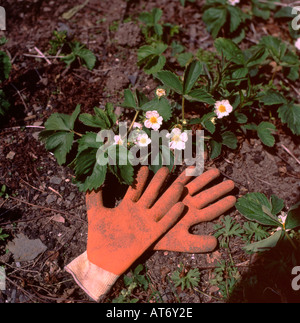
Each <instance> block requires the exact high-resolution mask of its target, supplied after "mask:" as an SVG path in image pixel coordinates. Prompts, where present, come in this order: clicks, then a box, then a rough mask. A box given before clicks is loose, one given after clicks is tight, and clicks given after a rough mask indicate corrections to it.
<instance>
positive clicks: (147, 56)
mask: <svg viewBox="0 0 300 323" xmlns="http://www.w3.org/2000/svg"><path fill="white" fill-rule="evenodd" d="M167 47H168V45H166V44H163V43H155V44H153V45H145V46H142V47H140V48H139V49H138V65H144V70H145V72H146V73H147V74H154V73H157V72H158V71H160V70H161V69H162V68H163V67H164V65H165V63H166V58H165V57H164V56H163V55H162V53H163V52H164V51H165V50H166V49H167Z"/></svg>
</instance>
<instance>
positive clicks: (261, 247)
mask: <svg viewBox="0 0 300 323" xmlns="http://www.w3.org/2000/svg"><path fill="white" fill-rule="evenodd" d="M282 236H283V231H282V230H278V231H276V232H275V233H274V234H272V235H271V236H270V237H269V238H266V239H264V240H260V241H258V242H254V243H251V244H249V245H247V246H245V247H244V248H243V249H244V250H245V251H248V252H263V251H267V250H270V249H271V248H274V247H275V246H276V245H277V243H278V241H279V240H280V238H281V237H282Z"/></svg>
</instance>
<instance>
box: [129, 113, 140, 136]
mask: <svg viewBox="0 0 300 323" xmlns="http://www.w3.org/2000/svg"><path fill="white" fill-rule="evenodd" d="M139 112H140V111H138V110H137V111H136V112H135V116H134V117H133V120H132V122H131V125H130V127H129V129H128V131H127V134H128V133H129V132H130V130H131V129H132V127H133V124H134V123H135V120H136V118H137V117H138V115H139Z"/></svg>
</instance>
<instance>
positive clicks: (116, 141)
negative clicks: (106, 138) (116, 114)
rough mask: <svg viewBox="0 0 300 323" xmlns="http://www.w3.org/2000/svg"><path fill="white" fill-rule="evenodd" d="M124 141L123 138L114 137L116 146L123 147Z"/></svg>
mask: <svg viewBox="0 0 300 323" xmlns="http://www.w3.org/2000/svg"><path fill="white" fill-rule="evenodd" d="M123 143H124V141H123V140H122V138H121V136H117V135H116V136H114V143H113V144H114V145H120V146H122V145H123Z"/></svg>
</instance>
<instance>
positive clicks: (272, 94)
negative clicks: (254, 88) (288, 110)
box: [259, 90, 287, 105]
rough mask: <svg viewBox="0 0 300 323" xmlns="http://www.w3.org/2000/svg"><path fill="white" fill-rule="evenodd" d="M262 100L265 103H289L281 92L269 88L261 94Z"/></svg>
mask: <svg viewBox="0 0 300 323" xmlns="http://www.w3.org/2000/svg"><path fill="white" fill-rule="evenodd" d="M259 101H260V102H263V104H264V105H276V104H283V103H287V100H286V98H285V97H284V96H282V95H281V94H280V93H279V92H277V91H273V90H268V91H267V92H265V93H262V94H260V99H259Z"/></svg>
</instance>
